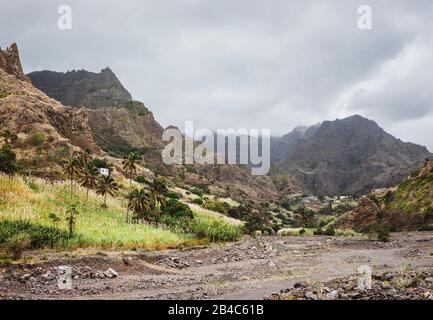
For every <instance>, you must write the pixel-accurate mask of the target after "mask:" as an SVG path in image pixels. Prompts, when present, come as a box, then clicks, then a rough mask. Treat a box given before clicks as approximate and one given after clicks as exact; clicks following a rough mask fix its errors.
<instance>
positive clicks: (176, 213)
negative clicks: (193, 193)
mask: <svg viewBox="0 0 433 320" xmlns="http://www.w3.org/2000/svg"><path fill="white" fill-rule="evenodd" d="M162 213H163V214H164V215H169V216H171V217H175V218H188V219H191V218H192V217H193V213H192V211H191V209H190V208H189V207H188V205H186V204H184V203H182V202H180V201H179V200H177V199H173V198H170V199H168V200H167V201H166V202H165V205H164V206H163V208H162Z"/></svg>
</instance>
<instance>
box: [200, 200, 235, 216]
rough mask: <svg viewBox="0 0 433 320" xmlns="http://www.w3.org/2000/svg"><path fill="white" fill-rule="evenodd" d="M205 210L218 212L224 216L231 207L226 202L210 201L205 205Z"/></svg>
mask: <svg viewBox="0 0 433 320" xmlns="http://www.w3.org/2000/svg"><path fill="white" fill-rule="evenodd" d="M203 208H205V209H208V210H212V211H216V212H219V213H222V214H227V213H228V211H229V209H230V205H229V204H228V203H226V202H224V201H218V200H211V199H210V200H207V201H206V202H205V203H204V204H203Z"/></svg>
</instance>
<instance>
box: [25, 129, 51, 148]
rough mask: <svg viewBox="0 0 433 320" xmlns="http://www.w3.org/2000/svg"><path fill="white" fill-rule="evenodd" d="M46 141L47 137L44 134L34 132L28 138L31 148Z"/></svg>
mask: <svg viewBox="0 0 433 320" xmlns="http://www.w3.org/2000/svg"><path fill="white" fill-rule="evenodd" d="M46 140H47V135H46V134H45V133H44V132H40V131H39V132H35V133H33V135H31V136H30V138H29V143H30V144H31V145H33V146H40V145H41V144H43V143H44V142H45V141H46Z"/></svg>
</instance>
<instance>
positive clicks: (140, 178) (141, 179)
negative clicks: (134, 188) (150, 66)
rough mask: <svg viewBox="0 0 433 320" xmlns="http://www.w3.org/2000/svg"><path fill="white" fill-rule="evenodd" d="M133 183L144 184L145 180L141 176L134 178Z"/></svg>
mask: <svg viewBox="0 0 433 320" xmlns="http://www.w3.org/2000/svg"><path fill="white" fill-rule="evenodd" d="M135 181H136V182H138V183H141V184H145V183H146V182H147V181H146V178H145V177H143V176H138V177H137V178H135Z"/></svg>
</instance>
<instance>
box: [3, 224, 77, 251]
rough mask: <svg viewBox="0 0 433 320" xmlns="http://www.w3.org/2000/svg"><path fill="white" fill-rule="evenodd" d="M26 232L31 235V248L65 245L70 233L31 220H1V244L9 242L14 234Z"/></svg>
mask: <svg viewBox="0 0 433 320" xmlns="http://www.w3.org/2000/svg"><path fill="white" fill-rule="evenodd" d="M20 233H25V234H28V235H29V236H30V248H32V249H39V248H44V247H51V248H52V247H54V246H65V245H67V243H68V239H69V235H68V233H67V232H66V231H64V230H57V229H55V228H53V227H46V226H43V225H40V224H35V223H31V222H29V221H24V220H17V221H10V220H0V245H2V244H6V243H8V241H9V239H11V238H12V237H13V236H15V235H17V234H20Z"/></svg>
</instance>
